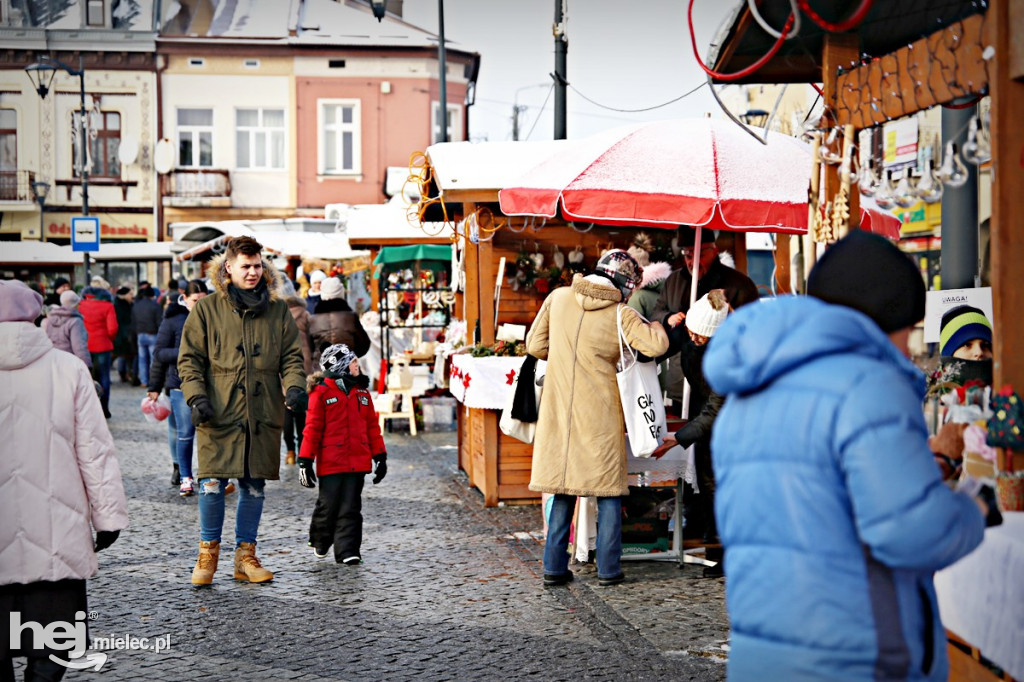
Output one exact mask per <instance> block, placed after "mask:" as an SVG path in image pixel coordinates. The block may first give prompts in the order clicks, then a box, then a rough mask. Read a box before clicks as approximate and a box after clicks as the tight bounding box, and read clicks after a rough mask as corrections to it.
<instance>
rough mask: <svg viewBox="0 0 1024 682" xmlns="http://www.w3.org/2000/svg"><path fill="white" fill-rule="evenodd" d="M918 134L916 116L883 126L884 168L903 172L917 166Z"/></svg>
mask: <svg viewBox="0 0 1024 682" xmlns="http://www.w3.org/2000/svg"><path fill="white" fill-rule="evenodd" d="M917 132H918V131H917V117H916V116H911V117H910V118H904V119H900V120H899V121H890V122H889V123H886V124H885V126H883V128H882V136H883V152H884V154H883V161H882V167H883V168H885V169H886V170H902V169H904V168H910V167H912V166H915V165H917Z"/></svg>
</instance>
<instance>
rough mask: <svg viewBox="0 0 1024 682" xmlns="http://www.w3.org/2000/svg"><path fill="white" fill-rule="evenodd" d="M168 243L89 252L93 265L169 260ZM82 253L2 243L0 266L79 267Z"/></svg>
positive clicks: (33, 244)
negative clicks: (33, 264)
mask: <svg viewBox="0 0 1024 682" xmlns="http://www.w3.org/2000/svg"><path fill="white" fill-rule="evenodd" d="M171 255H172V254H171V243H170V242H124V243H116V244H113V243H112V244H102V243H101V244H100V248H99V251H93V252H90V254H89V257H90V260H92V261H93V262H121V261H157V260H171ZM82 260H83V253H82V252H81V251H73V250H72V249H71V247H70V246H61V245H59V244H54V243H53V242H37V241H25V242H4V247H3V249H2V252H0V263H4V264H8V263H9V264H16V263H20V264H26V263H61V264H68V265H79V264H81V263H82Z"/></svg>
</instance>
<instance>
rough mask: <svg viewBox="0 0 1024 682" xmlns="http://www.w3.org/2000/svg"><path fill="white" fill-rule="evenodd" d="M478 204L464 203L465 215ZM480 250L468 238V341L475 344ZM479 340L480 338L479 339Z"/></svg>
mask: <svg viewBox="0 0 1024 682" xmlns="http://www.w3.org/2000/svg"><path fill="white" fill-rule="evenodd" d="M475 210H476V204H472V203H467V204H463V215H467V216H468V215H471V214H472V213H473V212H474V211H475ZM479 263H480V252H479V245H478V244H474V243H473V242H471V241H469V239H468V238H466V292H465V303H466V343H467V344H468V345H470V346H472V345H473V342H474V339H473V331H474V330H475V329H476V323H477V320H479V319H480V282H479V277H480V267H479ZM477 341H479V339H477Z"/></svg>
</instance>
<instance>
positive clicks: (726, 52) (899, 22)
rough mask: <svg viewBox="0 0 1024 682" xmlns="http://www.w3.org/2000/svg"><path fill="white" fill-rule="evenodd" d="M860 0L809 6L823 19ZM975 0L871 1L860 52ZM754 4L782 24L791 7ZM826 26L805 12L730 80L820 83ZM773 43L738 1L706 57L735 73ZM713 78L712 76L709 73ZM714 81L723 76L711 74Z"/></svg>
mask: <svg viewBox="0 0 1024 682" xmlns="http://www.w3.org/2000/svg"><path fill="white" fill-rule="evenodd" d="M861 3H862V0H814V2H813V4H812V7H813V9H814V11H815V12H817V13H818V14H819V15H820V16H821V17H822V18H823V19H825V20H826V21H828V22H832V23H835V22H838V21H841V20H843V19H845V18H846V17H848V16H849V15H850V14H851V13H852V12H854V11H856V9H857V8H858V7H859V6H860V5H861ZM979 4H982V5H983V3H978V2H976V1H974V0H885V1H884V2H875V3H874V4H873V5H872V6H871V9H870V10H869V11H868V13H867V15H866V16H865V17H864V20H863V21H862V22H861V23H860V24H859V25H858V26H857V27H856V29H854V32H853V33H854V34H855V35H856V36H857V39H858V42H859V50H858V51H859V53H860V54H861V55H862V56H865V55H866V56H868V57H877V56H880V55H884V54H889V53H890V52H893V51H895V50H897V49H899V48H901V47H906V46H907V45H909V44H910V43H913V42H914V41H916V40H918V39H920V38H922V37H923V36H926V35H929V34H932V33H934V32H936V31H938V30H940V29H943V28H946V27H947V26H952V25H954V24H956V23H957V22H959V21H961V20H963V19H965V18H967V17H969V16H971V15H973V14H978V13H980V11H981V10H980V9H979ZM758 10H759V12H760V14H761V16H762V18H764V20H765V21H767V22H768V24H769V25H770V26H774V27H776V28H777V29H781V28H782V26H783V25H784V24H785V23H786V19H787V18H788V17H789V14H790V11H791V5H790V2H789V0H760V2H758ZM825 35H826V34H825V32H824V31H823V30H822V29H821V28H820V27H819V26H818V25H817V24H815V23H814V22H813V21H811V20H810V18H808V17H807V16H806V14H805V15H804V16H803V17H802V20H801V24H800V32H799V34H798V35H797V37H796V38H793V39H792V40H787V41H786V42H785V43H783V45H782V47H781V49H779V51H778V52H777V53H776V54H775V56H773V57H772V58H771V59H770V60H768V62H767V63H766V64H765V65H764V66H762V67H761V68H760V69H758V70H757V71H755V72H754V73H752V74H750V75H749V76H746V77H744V78H741V79H739V80H735V81H729V82H732V83H820V82H821V81H822V67H823V65H824V63H825V60H824V58H823V51H824V45H825ZM774 43H775V38H773V37H771V36H770V35H768V34H767V33H766V32H765V31H764V30H763V29H762V28H761V27H760V26H759V25H758V24H757V22H756V21H755V19H754V17H753V16H752V15H751V13H750V9H749V7H748V5H747V3H737V6H736V10H735V11H734V13H733V14H732V15H731V16H730V17H729V18H728V19H727V20H726V21H725V22H724V23H723V24H722V26H721V27H720V29H719V31H718V34H717V35H716V36H715V39H714V40H713V42H712V45H711V47H710V50H709V53H708V54H707V57H708V59H707V63H708V64H711V65H713V66H712V68H713V69H714V70H715V71H717V72H719V73H735V72H737V71H740V70H742V69H744V68H746V67H747V66H750V65H751V64H753V63H754V62H756V61H757V60H758V59H760V58H761V57H762V56H763V55H765V54H767V53H768V51H769V50H770V49H771V47H772V45H773V44H774ZM713 80H714V79H713ZM714 82H716V83H718V82H724V81H718V80H715V81H714Z"/></svg>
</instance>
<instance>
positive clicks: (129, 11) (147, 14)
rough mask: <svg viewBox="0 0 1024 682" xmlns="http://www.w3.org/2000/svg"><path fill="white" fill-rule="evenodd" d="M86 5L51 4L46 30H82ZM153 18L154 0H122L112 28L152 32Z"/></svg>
mask: <svg viewBox="0 0 1024 682" xmlns="http://www.w3.org/2000/svg"><path fill="white" fill-rule="evenodd" d="M85 4H86V3H85V2H79V1H78V0H59V2H51V3H50V9H49V11H50V12H52V18H50V20H49V21H47V23H46V26H45V28H48V29H51V30H58V31H60V30H63V31H77V30H80V29H81V28H82V27H83V26H85V22H84V21H83V20H82V8H83V7H84V6H85ZM175 4H177V3H175ZM152 17H153V0H120V2H119V3H117V5H116V6H115V7H114V9H113V10H111V20H112V21H111V23H112V27H113V28H114V30H117V31H151V30H152V28H151V27H152V25H153V22H152Z"/></svg>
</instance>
